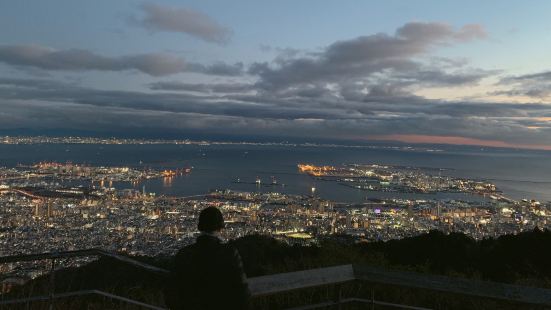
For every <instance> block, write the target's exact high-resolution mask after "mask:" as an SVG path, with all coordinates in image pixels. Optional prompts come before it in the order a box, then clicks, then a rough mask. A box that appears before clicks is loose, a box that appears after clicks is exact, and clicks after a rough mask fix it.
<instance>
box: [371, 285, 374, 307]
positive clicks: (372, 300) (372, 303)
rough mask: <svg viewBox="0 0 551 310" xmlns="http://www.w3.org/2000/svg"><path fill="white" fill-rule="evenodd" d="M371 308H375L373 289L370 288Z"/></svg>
mask: <svg viewBox="0 0 551 310" xmlns="http://www.w3.org/2000/svg"><path fill="white" fill-rule="evenodd" d="M371 310H375V289H371Z"/></svg>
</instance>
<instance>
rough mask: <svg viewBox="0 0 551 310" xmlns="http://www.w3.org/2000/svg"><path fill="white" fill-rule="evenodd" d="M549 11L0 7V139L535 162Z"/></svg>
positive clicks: (217, 5)
mask: <svg viewBox="0 0 551 310" xmlns="http://www.w3.org/2000/svg"><path fill="white" fill-rule="evenodd" d="M550 11H551V2H549V1H530V4H529V5H528V4H526V3H522V2H520V1H504V0H501V1H464V0H463V1H422V0H420V1H405V0H404V1H389V0H385V1H352V0H350V1H321V0H315V1H314V0H303V1H287V0H280V1H253V0H248V1H241V0H232V1H221V0H220V1H213V0H202V1H181V0H179V1H150V2H148V1H128V0H119V1H107V0H105V1H104V0H95V1H74V0H67V1H61V0H59V1H58V0H52V1H39V0H37V1H25V0H21V1H2V2H0V133H1V132H2V131H5V132H13V131H14V130H33V131H34V132H41V131H44V132H48V131H51V130H57V132H67V133H72V132H89V133H97V134H106V133H109V134H110V135H120V136H128V135H132V136H151V135H156V136H163V135H165V136H171V137H175V136H176V137H180V138H188V137H192V136H197V135H205V136H209V137H225V138H228V137H229V138H231V139H235V140H243V139H245V138H262V139H271V140H274V141H280V140H282V139H298V140H303V141H318V140H337V141H338V140H342V141H358V142H369V141H400V142H407V143H449V144H467V145H485V146H496V147H518V148H531V149H551V24H550V23H549V22H548V20H549V17H548V12H550Z"/></svg>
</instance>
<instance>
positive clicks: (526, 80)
mask: <svg viewBox="0 0 551 310" xmlns="http://www.w3.org/2000/svg"><path fill="white" fill-rule="evenodd" d="M498 85H501V86H507V87H509V88H508V89H505V90H498V91H494V92H492V93H491V94H492V95H505V96H510V97H516V96H526V97H532V98H538V99H547V98H549V97H551V71H543V72H538V73H532V74H524V75H517V76H506V77H504V78H502V79H501V80H500V81H499V82H498Z"/></svg>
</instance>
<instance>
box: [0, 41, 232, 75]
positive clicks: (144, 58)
mask: <svg viewBox="0 0 551 310" xmlns="http://www.w3.org/2000/svg"><path fill="white" fill-rule="evenodd" d="M0 62H2V63H5V64H8V65H13V66H19V67H32V68H39V69H44V70H53V71H59V70H63V71H86V70H98V71H125V70H135V71H139V72H142V73H145V74H148V75H151V76H166V75H171V74H176V73H182V72H198V73H204V74H213V75H239V74H242V71H243V64H241V63H237V64H234V65H229V64H225V63H223V62H218V63H214V64H212V65H203V64H198V63H187V62H186V61H185V60H184V59H183V58H181V57H176V56H173V55H171V54H166V53H148V54H136V55H125V56H118V57H108V56H103V55H100V54H96V53H94V52H91V51H88V50H83V49H66V50H56V49H53V48H50V47H45V46H40V45H0Z"/></svg>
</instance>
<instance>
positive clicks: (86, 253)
mask: <svg viewBox="0 0 551 310" xmlns="http://www.w3.org/2000/svg"><path fill="white" fill-rule="evenodd" d="M90 256H103V257H110V258H114V259H116V260H119V261H121V262H124V263H127V264H130V265H134V266H136V267H140V268H143V269H146V270H149V271H152V272H155V273H160V274H168V272H169V271H168V270H166V269H163V268H159V267H156V266H152V265H149V264H146V263H142V262H140V261H137V260H135V259H132V258H130V257H127V256H123V255H119V254H116V253H112V252H108V251H105V250H102V249H96V248H94V249H86V250H75V251H60V252H48V253H40V254H23V255H11V256H4V257H0V264H6V263H15V262H28V261H37V260H46V259H59V258H71V257H90Z"/></svg>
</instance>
